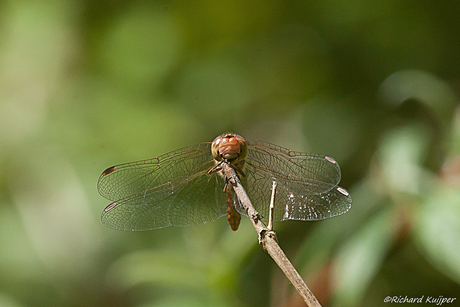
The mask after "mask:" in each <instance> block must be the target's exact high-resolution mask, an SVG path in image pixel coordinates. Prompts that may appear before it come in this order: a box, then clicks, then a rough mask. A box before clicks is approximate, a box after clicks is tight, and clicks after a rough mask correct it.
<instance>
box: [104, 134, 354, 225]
mask: <svg viewBox="0 0 460 307" xmlns="http://www.w3.org/2000/svg"><path fill="white" fill-rule="evenodd" d="M223 163H227V164H229V165H230V166H231V167H232V168H234V170H235V171H236V174H237V176H238V177H239V179H240V181H241V183H242V185H243V187H244V188H245V190H246V192H247V194H248V196H249V198H250V199H251V201H252V203H253V205H254V208H255V209H256V210H257V212H258V213H259V215H260V218H261V219H262V221H263V222H267V221H268V216H269V210H270V199H271V187H272V183H273V181H275V182H276V183H277V187H276V189H275V196H276V197H275V203H274V208H273V213H272V214H271V217H272V219H273V221H275V222H277V221H287V220H299V221H315V220H322V219H327V218H332V217H335V216H338V215H341V214H344V213H346V212H347V211H348V210H349V209H350V208H351V203H352V199H351V196H350V194H349V193H348V191H347V190H346V189H344V188H342V187H340V186H338V183H339V182H340V178H341V172H340V167H339V165H338V163H337V162H336V161H335V160H334V159H333V158H332V157H330V156H327V155H322V154H314V153H304V152H298V151H292V150H289V149H287V148H283V147H281V146H277V145H274V144H271V143H267V142H263V141H246V140H245V139H244V138H243V137H242V136H240V135H238V134H234V133H225V134H222V135H219V136H218V137H216V138H215V139H214V141H213V142H211V143H210V142H206V143H200V144H196V145H191V146H187V147H183V148H181V149H178V150H175V151H172V152H169V153H167V154H164V155H161V156H158V157H156V158H152V159H148V160H142V161H136V162H131V163H124V164H119V165H115V166H111V167H109V168H107V169H106V170H104V171H103V172H102V174H101V176H100V177H99V180H98V185H97V188H98V191H99V193H100V194H101V195H102V196H103V197H105V198H107V199H108V200H110V201H112V203H110V204H109V205H108V206H107V207H105V209H104V210H103V212H102V215H101V220H102V223H103V225H105V226H106V227H109V228H113V229H118V230H127V231H141V230H152V229H158V228H163V227H168V226H176V227H186V226H193V225H198V224H204V223H208V222H211V221H214V220H215V219H217V218H219V217H222V216H225V215H226V216H227V219H228V222H229V225H230V227H231V229H232V230H234V231H236V230H237V229H238V227H239V224H240V219H241V215H245V216H247V213H246V211H245V210H244V208H243V206H242V204H241V202H240V201H239V200H238V197H237V195H235V194H234V192H233V190H232V186H231V184H230V183H229V180H228V179H227V178H226V176H225V174H224V172H223V170H222V164H223Z"/></svg>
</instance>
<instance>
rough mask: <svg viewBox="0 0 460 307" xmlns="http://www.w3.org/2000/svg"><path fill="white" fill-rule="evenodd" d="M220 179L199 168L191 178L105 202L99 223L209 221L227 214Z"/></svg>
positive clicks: (139, 226)
mask: <svg viewBox="0 0 460 307" xmlns="http://www.w3.org/2000/svg"><path fill="white" fill-rule="evenodd" d="M223 186H224V180H223V178H222V177H221V176H219V175H217V174H212V175H208V174H207V173H206V171H202V172H200V173H198V174H196V176H194V177H193V178H189V179H187V180H185V181H182V182H179V183H176V184H175V185H174V184H172V183H171V182H168V183H166V184H164V185H161V186H157V187H154V188H152V189H149V190H147V191H144V192H142V193H138V194H135V195H131V196H128V197H126V198H123V199H121V200H119V201H117V202H114V203H112V204H110V205H108V206H107V208H106V209H105V210H104V211H103V212H102V216H101V220H102V223H103V224H104V225H105V226H107V227H109V228H114V229H119V230H150V229H157V228H163V227H168V226H177V227H185V226H192V225H197V224H204V223H207V222H211V221H213V220H215V219H217V218H219V217H221V216H223V215H226V214H227V211H226V210H227V209H226V208H227V205H226V194H225V193H223V192H222V189H223Z"/></svg>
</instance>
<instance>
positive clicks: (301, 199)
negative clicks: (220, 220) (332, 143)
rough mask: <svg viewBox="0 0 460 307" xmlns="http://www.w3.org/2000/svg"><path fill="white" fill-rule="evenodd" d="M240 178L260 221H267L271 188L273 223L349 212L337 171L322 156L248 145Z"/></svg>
mask: <svg viewBox="0 0 460 307" xmlns="http://www.w3.org/2000/svg"><path fill="white" fill-rule="evenodd" d="M250 144H251V145H253V146H250V147H248V156H247V161H246V165H245V171H244V172H245V175H246V176H245V177H244V178H242V181H243V185H244V186H245V187H246V190H247V193H248V195H249V197H250V199H251V201H252V203H253V205H254V207H255V208H256V210H257V211H258V212H259V214H261V215H262V217H263V220H264V221H267V219H268V210H269V204H270V196H271V187H272V183H273V181H274V180H275V181H276V182H277V184H278V186H277V188H276V197H275V208H274V221H285V220H302V221H312V220H321V219H326V218H331V217H334V216H337V215H341V214H343V213H345V212H347V211H348V210H349V209H350V208H351V201H352V200H351V197H350V195H349V193H348V192H347V191H346V190H345V189H343V188H341V187H338V186H337V183H338V182H339V181H340V168H339V166H338V164H337V162H335V160H334V159H332V158H331V157H328V156H324V155H317V154H308V153H301V152H293V151H290V150H288V149H285V148H282V147H279V146H276V145H272V144H269V143H263V142H251V143H250Z"/></svg>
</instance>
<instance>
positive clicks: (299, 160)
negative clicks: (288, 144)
mask: <svg viewBox="0 0 460 307" xmlns="http://www.w3.org/2000/svg"><path fill="white" fill-rule="evenodd" d="M248 145H249V146H248V153H247V158H246V165H247V166H249V167H252V168H253V169H255V170H257V171H258V173H260V174H261V175H262V176H271V177H273V178H276V179H277V181H278V182H281V181H283V182H286V181H289V182H292V184H293V185H298V186H299V187H302V192H303V193H306V194H321V193H324V192H327V191H329V190H331V189H333V188H334V187H336V186H337V184H338V183H339V182H340V177H341V175H340V167H339V165H338V163H337V162H336V161H335V160H334V159H333V158H331V157H329V156H325V155H320V154H312V153H304V152H298V151H292V150H289V149H286V148H283V147H280V146H277V145H273V144H270V143H266V142H261V141H251V142H248ZM259 176H260V175H259Z"/></svg>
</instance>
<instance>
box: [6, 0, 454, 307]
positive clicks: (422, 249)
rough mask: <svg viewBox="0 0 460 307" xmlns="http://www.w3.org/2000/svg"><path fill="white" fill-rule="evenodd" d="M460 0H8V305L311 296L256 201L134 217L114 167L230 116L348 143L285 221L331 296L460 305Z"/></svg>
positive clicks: (281, 302) (301, 256)
mask: <svg viewBox="0 0 460 307" xmlns="http://www.w3.org/2000/svg"><path fill="white" fill-rule="evenodd" d="M459 12H460V2H459V1H443V2H439V1H415V0H403V1H400V0H386V1H364V0H353V1H342V0H338V1H337V0H335V1H331V0H322V1H317V0H313V1H284V2H282V1H273V0H268V1H249V2H247V1H240V0H236V1H197V2H190V1H156V2H154V1H141V0H139V1H121V0H112V1H108V0H101V1H70V0H59V1H58V0H54V1H53V0H43V1H25V0H14V1H13V0H10V1H4V0H3V1H0V80H1V82H0V146H1V150H0V268H1V269H0V306H7V307H13V306H14V307H16V306H115V307H117V306H120V307H122V306H140V307H147V306H155V307H156V306H162V307H163V306H277V307H278V306H304V305H303V302H302V300H301V299H300V296H299V295H298V294H297V293H296V292H295V291H294V289H293V287H292V285H290V284H289V283H288V281H287V279H286V278H285V276H284V275H282V273H281V271H280V270H279V268H278V267H276V265H275V264H274V263H273V261H272V260H271V258H270V257H269V256H268V255H266V254H265V252H264V251H263V250H262V248H261V247H260V246H259V245H258V243H257V234H256V233H255V231H254V229H253V228H252V226H251V224H250V222H249V220H248V219H247V218H244V219H243V221H242V225H241V227H240V230H238V231H237V232H235V233H234V232H232V231H231V230H230V228H229V227H228V225H227V221H226V220H225V218H222V219H219V220H217V221H214V222H213V223H209V224H205V225H200V226H195V227H190V228H166V229H160V230H155V231H147V232H135V233H130V232H121V231H115V230H111V229H107V228H105V227H103V226H102V224H101V223H100V220H99V219H100V213H101V211H102V209H103V208H104V207H105V206H106V205H107V204H108V201H107V200H105V199H103V198H102V197H101V196H99V195H98V193H97V190H96V183H97V179H98V177H99V175H100V173H101V172H102V171H103V170H104V169H105V168H106V167H109V166H111V165H114V164H119V163H123V162H130V161H135V160H140V159H147V158H152V157H155V156H158V155H161V154H163V153H166V152H169V151H171V150H174V149H177V148H180V147H182V146H185V145H189V144H193V143H199V142H205V141H212V139H213V138H214V137H216V136H217V135H219V134H221V133H224V132H236V133H239V134H241V135H243V136H244V137H245V138H246V139H260V140H264V141H268V142H272V143H275V144H278V145H281V146H283V147H287V148H290V149H293V150H298V151H308V152H317V153H324V154H328V155H331V156H333V157H334V158H335V159H336V160H337V161H338V162H339V164H340V165H341V167H342V182H341V186H343V187H345V188H347V189H348V190H349V191H350V193H351V195H352V197H353V206H352V209H351V210H350V211H349V212H348V213H347V214H345V215H343V216H340V217H336V218H333V219H330V220H325V221H321V222H309V223H307V222H284V223H278V224H275V230H276V231H277V232H278V237H279V241H280V244H281V246H282V248H283V249H284V250H285V252H286V254H287V255H288V257H289V258H290V259H291V260H292V261H293V263H294V265H295V266H296V267H297V268H298V270H299V272H300V273H301V275H302V276H303V277H304V279H305V280H306V282H307V284H308V285H309V286H310V288H311V289H312V291H313V292H314V293H315V295H316V296H317V298H318V299H319V300H320V302H321V303H322V304H323V306H386V305H388V303H387V304H385V303H384V298H385V297H387V296H392V297H393V296H402V297H404V296H408V297H420V296H422V295H424V297H425V299H426V298H427V297H428V296H432V297H438V296H440V295H442V296H444V297H457V301H455V302H454V304H449V306H450V305H460V304H459V301H460V297H458V296H459V293H460V189H459V188H460V111H459V105H458V101H459V90H460V79H459V77H460V56H459V55H460V35H459V34H458V33H459V29H460V19H459V18H458V14H459Z"/></svg>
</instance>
